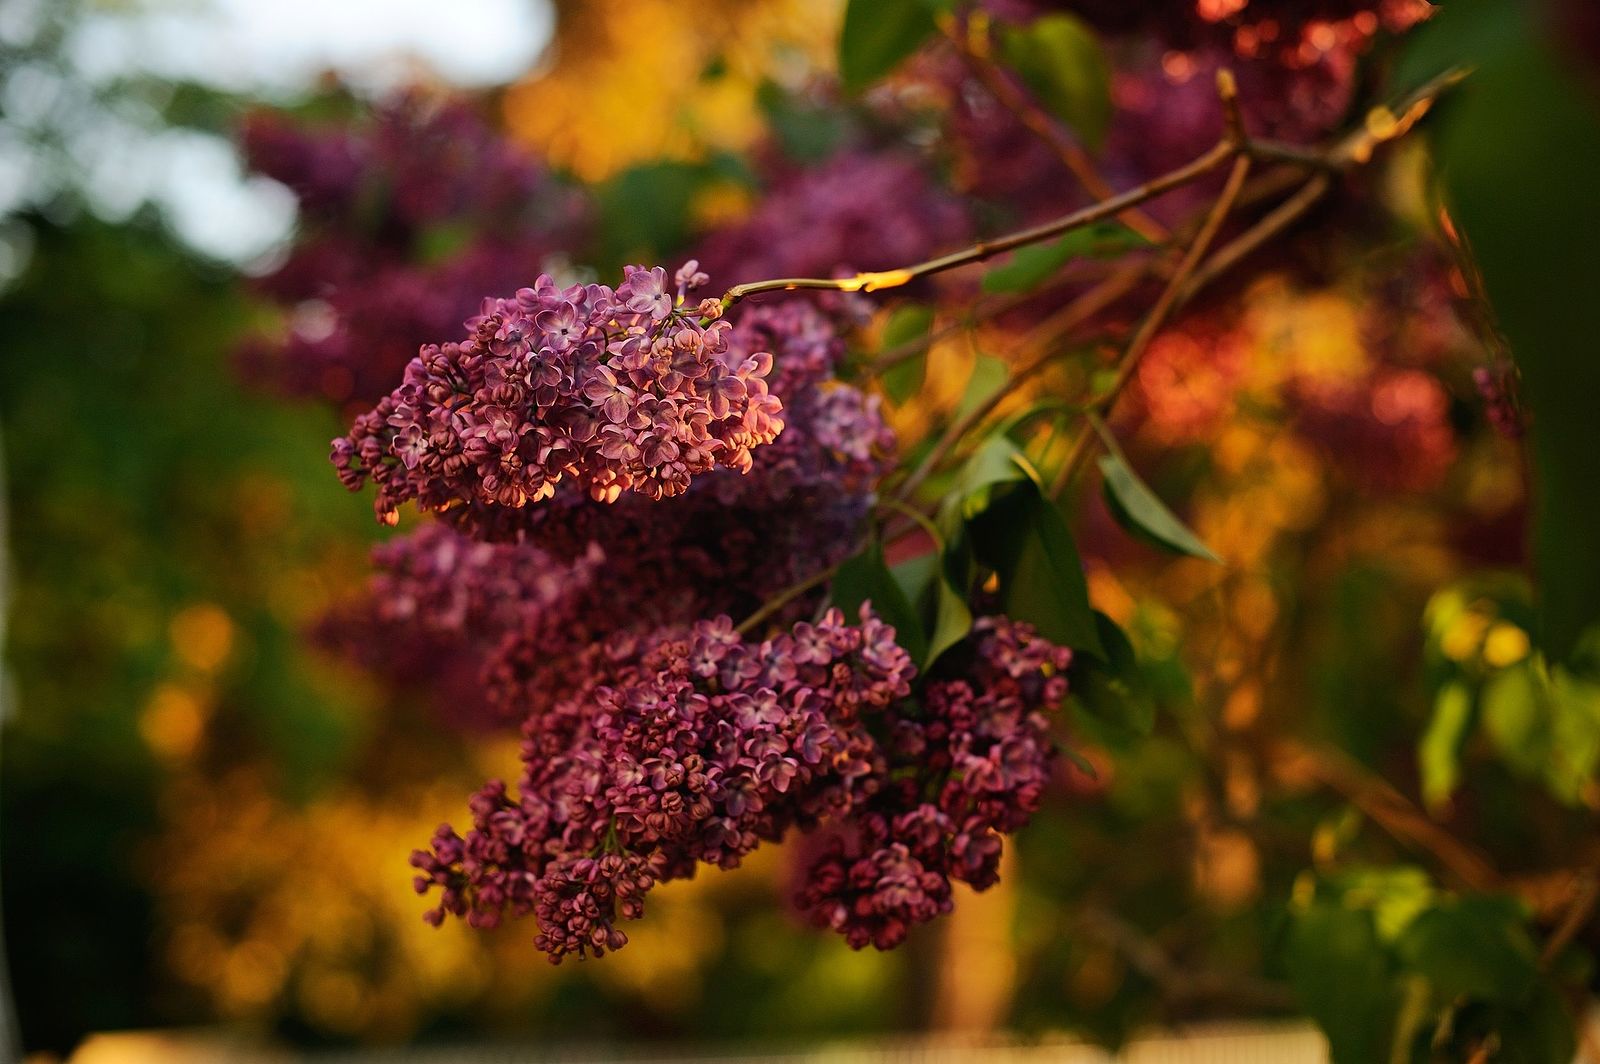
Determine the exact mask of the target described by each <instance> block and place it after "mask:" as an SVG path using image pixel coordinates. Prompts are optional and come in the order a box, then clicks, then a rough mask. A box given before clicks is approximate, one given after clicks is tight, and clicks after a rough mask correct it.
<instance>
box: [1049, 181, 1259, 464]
mask: <svg viewBox="0 0 1600 1064" xmlns="http://www.w3.org/2000/svg"><path fill="white" fill-rule="evenodd" d="M1249 173H1250V157H1249V156H1248V155H1241V156H1239V158H1238V159H1236V160H1235V161H1234V164H1233V170H1232V171H1231V172H1229V174H1228V183H1227V184H1226V185H1225V186H1224V187H1223V189H1222V195H1221V196H1219V197H1218V198H1217V202H1216V204H1215V205H1214V206H1213V207H1212V208H1211V213H1210V214H1209V215H1207V216H1206V221H1205V224H1204V225H1202V226H1201V227H1200V232H1199V234H1198V235H1197V236H1196V237H1195V239H1194V243H1193V244H1191V245H1189V250H1188V251H1187V252H1185V253H1184V256H1183V261H1182V262H1180V263H1179V264H1178V269H1177V271H1176V272H1175V273H1173V275H1172V278H1171V280H1169V281H1168V282H1167V286H1166V288H1164V289H1162V292H1161V296H1160V298H1158V299H1157V300H1156V304H1155V306H1153V307H1151V308H1150V313H1149V314H1147V315H1146V316H1145V319H1144V321H1142V322H1140V324H1139V328H1138V331H1136V332H1135V333H1134V334H1133V338H1132V339H1131V340H1129V341H1128V346H1127V348H1126V349H1125V350H1124V351H1123V353H1122V358H1121V359H1119V360H1118V362H1117V375H1116V377H1115V378H1114V379H1113V380H1112V382H1111V386H1110V387H1109V388H1107V389H1106V391H1105V393H1104V395H1102V397H1101V398H1100V400H1099V402H1098V403H1097V406H1098V408H1099V409H1098V411H1097V412H1098V413H1101V414H1105V413H1109V412H1110V410H1111V407H1112V406H1113V405H1114V404H1115V403H1116V401H1117V396H1118V395H1120V394H1121V393H1122V390H1123V389H1124V388H1125V387H1127V385H1128V381H1130V380H1131V379H1132V378H1133V374H1134V371H1135V370H1136V369H1137V368H1138V366H1139V359H1140V358H1142V357H1143V356H1144V353H1145V351H1146V349H1148V348H1149V346H1150V341H1152V340H1154V339H1155V337H1156V334H1157V333H1159V332H1160V331H1161V327H1162V326H1163V325H1165V324H1166V322H1167V316H1168V315H1169V314H1170V313H1171V312H1172V309H1173V307H1174V306H1175V305H1176V304H1177V301H1178V294H1179V293H1180V292H1181V291H1183V289H1184V287H1185V286H1187V285H1188V283H1189V279H1190V277H1192V276H1193V275H1194V272H1195V270H1196V269H1198V268H1199V266H1200V262H1201V260H1202V259H1203V258H1204V257H1205V254H1206V252H1207V250H1209V249H1210V247H1211V242H1212V241H1213V240H1215V239H1216V237H1217V232H1218V230H1220V229H1221V228H1222V223H1223V222H1224V221H1225V220H1226V219H1227V217H1228V213H1229V212H1230V211H1232V210H1233V204H1234V201H1235V200H1236V199H1237V198H1238V196H1239V192H1240V191H1241V190H1242V189H1243V188H1244V179H1245V178H1246V177H1247V176H1249ZM1093 441H1094V430H1093V429H1092V428H1091V427H1090V426H1087V425H1085V426H1084V428H1083V429H1082V430H1081V431H1080V432H1079V433H1078V438H1077V439H1076V440H1074V441H1073V444H1072V450H1071V451H1069V452H1068V453H1067V457H1066V460H1065V461H1063V462H1062V464H1061V468H1060V469H1059V470H1057V472H1056V475H1055V479H1054V480H1053V481H1052V482H1051V485H1050V494H1051V495H1052V496H1054V495H1059V494H1061V490H1062V489H1063V488H1064V487H1066V485H1067V482H1068V481H1070V480H1071V479H1072V477H1073V475H1074V474H1075V473H1076V472H1077V470H1078V467H1079V466H1080V465H1082V464H1083V461H1084V459H1086V458H1087V457H1088V456H1089V449H1090V446H1091V445H1092V443H1093Z"/></svg>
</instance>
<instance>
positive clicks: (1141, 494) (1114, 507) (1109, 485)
mask: <svg viewBox="0 0 1600 1064" xmlns="http://www.w3.org/2000/svg"><path fill="white" fill-rule="evenodd" d="M1099 464H1100V475H1101V478H1102V479H1101V483H1102V485H1103V486H1104V490H1105V495H1106V502H1107V503H1108V504H1109V505H1110V508H1111V514H1112V516H1113V517H1115V518H1116V519H1117V523H1118V524H1120V525H1122V527H1124V528H1126V529H1128V531H1130V532H1134V533H1138V534H1142V535H1143V536H1145V537H1148V538H1149V539H1152V540H1154V541H1155V542H1156V543H1158V544H1160V545H1161V546H1163V547H1165V548H1167V549H1168V550H1170V551H1173V552H1175V553H1178V554H1187V555H1190V556H1191V557H1195V558H1204V559H1206V560H1207V561H1211V562H1218V563H1220V562H1221V561H1222V559H1221V558H1219V557H1217V556H1216V554H1215V553H1213V552H1212V550H1211V548H1210V547H1208V546H1206V545H1205V544H1204V543H1202V542H1200V537H1199V536H1196V535H1195V534H1194V533H1193V532H1191V531H1189V528H1188V526H1187V525H1185V524H1184V523H1183V522H1182V521H1180V520H1178V519H1177V517H1176V516H1174V515H1173V513H1172V511H1171V510H1169V509H1167V507H1166V504H1164V503H1163V502H1162V501H1161V500H1160V499H1158V498H1157V497H1156V493H1155V492H1153V491H1151V490H1150V489H1149V488H1148V487H1147V486H1146V485H1145V482H1144V481H1142V480H1140V479H1139V475H1138V474H1137V473H1135V472H1134V471H1133V469H1132V468H1131V467H1130V466H1129V465H1128V463H1127V461H1126V460H1125V459H1124V458H1123V456H1122V455H1121V454H1117V453H1112V454H1106V455H1102V456H1101V458H1100V463H1099Z"/></svg>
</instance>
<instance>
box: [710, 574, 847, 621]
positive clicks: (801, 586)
mask: <svg viewBox="0 0 1600 1064" xmlns="http://www.w3.org/2000/svg"><path fill="white" fill-rule="evenodd" d="M838 571H839V566H838V565H837V564H834V565H830V566H828V567H827V568H826V569H821V570H818V571H817V572H815V573H812V574H811V575H810V576H808V577H806V578H805V579H804V580H801V581H800V582H799V583H796V584H791V585H789V586H788V587H786V588H784V589H783V590H782V591H780V592H778V593H777V594H776V595H774V596H772V597H771V598H769V599H767V601H765V602H763V603H762V604H761V608H760V609H758V610H756V611H755V612H754V613H752V614H751V615H750V616H748V617H746V618H745V619H744V620H742V621H740V622H739V626H738V627H737V628H735V629H734V631H736V632H738V633H739V634H740V635H746V634H748V633H749V632H750V631H751V630H752V629H754V628H755V626H756V625H758V624H760V623H761V622H762V621H764V620H766V619H767V618H768V617H771V616H772V615H773V614H774V613H777V612H778V611H779V610H781V609H783V608H784V607H785V606H787V605H788V604H789V603H791V602H793V601H794V600H795V599H797V598H799V597H800V596H801V595H804V594H805V593H806V592H807V591H811V590H813V589H815V588H819V587H821V586H822V585H823V584H826V583H827V582H828V581H829V580H832V579H833V574H834V573H837V572H838Z"/></svg>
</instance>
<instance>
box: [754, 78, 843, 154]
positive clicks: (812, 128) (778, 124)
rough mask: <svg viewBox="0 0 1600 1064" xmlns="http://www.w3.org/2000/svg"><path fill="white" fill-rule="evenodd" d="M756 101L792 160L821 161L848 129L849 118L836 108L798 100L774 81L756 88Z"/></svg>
mask: <svg viewBox="0 0 1600 1064" xmlns="http://www.w3.org/2000/svg"><path fill="white" fill-rule="evenodd" d="M756 103H757V105H759V106H760V108H761V113H762V115H763V116H764V117H765V118H766V121H767V128H768V129H770V130H772V132H773V134H774V135H775V136H776V137H777V138H778V145H779V146H780V147H781V148H782V149H783V153H784V154H785V155H787V156H788V157H789V158H791V159H793V160H794V161H795V162H799V163H820V162H822V161H823V160H824V159H826V158H827V157H828V156H830V155H832V154H833V153H834V151H835V149H837V148H838V147H839V145H840V144H842V143H843V142H844V140H845V138H846V137H847V136H848V135H849V132H850V125H849V121H848V120H847V119H846V118H845V117H844V116H843V115H841V114H840V113H838V112H837V111H836V110H829V109H825V108H820V107H812V106H809V105H806V104H804V103H801V102H799V101H797V100H796V99H795V97H793V96H791V95H790V94H789V93H787V92H785V91H784V89H783V88H782V87H781V86H779V85H778V84H777V83H776V82H773V81H763V82H762V83H761V85H760V86H759V87H758V88H757V89H756Z"/></svg>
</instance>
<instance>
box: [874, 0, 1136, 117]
mask: <svg viewBox="0 0 1600 1064" xmlns="http://www.w3.org/2000/svg"><path fill="white" fill-rule="evenodd" d="M851 6H854V4H852V5H851ZM1000 54H1001V57H1002V58H1003V59H1004V60H1005V62H1006V65H1007V66H1009V67H1010V68H1011V69H1012V70H1015V71H1016V72H1017V74H1018V76H1020V77H1021V78H1022V80H1023V81H1024V82H1026V83H1027V86H1028V88H1030V89H1032V90H1033V92H1034V95H1036V96H1037V97H1038V98H1039V102H1040V103H1042V104H1043V105H1044V106H1045V108H1046V109H1047V110H1049V111H1050V112H1051V113H1052V114H1054V115H1055V116H1056V117H1057V118H1060V119H1061V120H1062V121H1063V122H1065V123H1066V124H1067V125H1068V126H1070V127H1071V128H1072V131H1073V132H1074V133H1076V134H1077V135H1078V137H1079V139H1081V140H1082V141H1083V142H1084V144H1086V145H1087V146H1088V147H1090V148H1091V149H1098V148H1099V146H1100V143H1101V141H1102V140H1104V139H1105V134H1106V127H1107V126H1108V125H1109V124H1110V122H1111V66H1110V64H1109V63H1108V62H1107V61H1106V55H1105V51H1104V49H1102V48H1101V47H1100V39H1099V38H1098V37H1096V36H1095V34H1094V31H1093V30H1092V29H1090V28H1089V26H1088V24H1086V23H1085V22H1084V21H1083V20H1082V19H1079V18H1076V17H1074V16H1072V15H1067V14H1053V15H1046V16H1044V17H1043V18H1038V19H1035V20H1033V21H1032V22H1030V23H1028V24H1027V25H1026V26H1009V27H1006V28H1005V29H1004V30H1003V31H1002V32H1001V35H1000Z"/></svg>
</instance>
